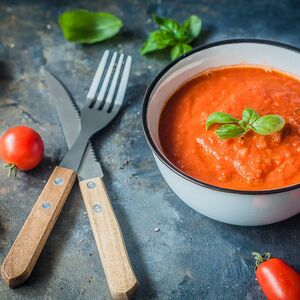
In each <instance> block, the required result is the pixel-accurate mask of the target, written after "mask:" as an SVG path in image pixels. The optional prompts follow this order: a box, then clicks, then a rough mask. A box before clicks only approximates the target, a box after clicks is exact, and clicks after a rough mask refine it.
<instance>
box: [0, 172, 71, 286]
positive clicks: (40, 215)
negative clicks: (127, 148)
mask: <svg viewBox="0 0 300 300" xmlns="http://www.w3.org/2000/svg"><path fill="white" fill-rule="evenodd" d="M75 179H76V173H75V172H74V171H73V170H69V169H65V168H62V167H56V168H55V169H54V171H53V173H52V175H51V177H50V178H49V180H48V182H47V184H46V185H45V187H44V189H43V191H42V193H41V194H40V196H39V198H38V200H37V202H36V203H35V205H34V206H33V208H32V210H31V212H30V214H29V216H28V218H27V220H26V221H25V223H24V225H23V227H22V229H21V231H20V233H19V235H18V236H17V239H16V240H15V242H14V244H13V245H12V247H11V249H10V250H9V252H8V254H7V256H6V258H5V260H4V262H3V264H2V266H1V276H2V278H3V280H4V281H5V282H6V283H7V284H8V285H9V286H10V287H12V288H14V287H17V286H18V285H20V284H22V283H23V282H24V281H26V280H27V279H28V277H29V276H30V274H31V272H32V269H33V267H34V265H35V263H36V261H37V259H38V258H39V256H40V254H41V252H42V250H43V247H44V245H45V243H46V241H47V239H48V236H49V234H50V232H51V230H52V228H53V226H54V224H55V221H56V219H57V217H58V215H59V213H60V211H61V209H62V207H63V206H64V204H65V202H66V199H67V197H68V195H69V193H70V191H71V189H72V186H73V184H74V182H75Z"/></svg>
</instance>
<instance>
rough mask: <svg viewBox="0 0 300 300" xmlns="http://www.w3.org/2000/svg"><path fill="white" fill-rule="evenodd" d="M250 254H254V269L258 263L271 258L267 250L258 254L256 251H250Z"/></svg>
mask: <svg viewBox="0 0 300 300" xmlns="http://www.w3.org/2000/svg"><path fill="white" fill-rule="evenodd" d="M252 255H253V256H254V259H255V268H254V270H255V271H256V269H257V267H258V266H259V265H260V264H262V263H263V262H265V261H267V260H269V259H270V258H271V253H269V252H266V253H264V254H260V253H258V252H252Z"/></svg>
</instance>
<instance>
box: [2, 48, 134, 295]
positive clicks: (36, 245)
mask: <svg viewBox="0 0 300 300" xmlns="http://www.w3.org/2000/svg"><path fill="white" fill-rule="evenodd" d="M108 58H109V53H108V51H106V52H105V53H104V55H103V57H102V59H101V61H100V63H99V66H98V68H97V71H96V73H95V76H94V79H93V81H92V84H91V87H90V90H89V92H88V95H87V101H86V105H85V106H84V108H83V109H82V113H81V122H80V125H81V126H78V125H77V132H75V131H74V132H73V133H72V139H73V140H72V143H71V140H70V135H69V138H68V139H69V145H70V146H71V147H70V150H69V151H68V152H67V153H66V155H65V156H64V158H63V160H62V162H61V163H60V165H59V166H57V167H56V168H55V169H54V171H53V173H52V175H51V176H50V178H49V180H48V182H47V183H46V185H45V187H44V189H43V191H42V193H41V194H40V196H39V198H38V200H37V202H36V203H35V205H34V207H33V208H32V210H31V212H30V214H29V216H28V218H27V220H26V222H25V224H24V225H23V227H22V229H21V231H20V233H19V235H18V237H17V238H16V240H15V242H14V244H13V245H12V247H11V249H10V251H9V253H8V254H7V256H6V258H5V260H4V262H3V264H2V267H1V274H2V278H3V279H4V280H5V282H6V283H7V284H8V285H9V286H10V287H16V286H18V285H20V284H21V283H23V282H24V281H25V280H26V279H27V278H28V277H29V276H30V274H31V272H32V270H33V267H34V265H35V263H36V261H37V259H38V257H39V255H40V253H41V251H42V249H43V247H44V245H45V243H46V241H47V239H48V236H49V234H50V232H51V230H52V228H53V226H54V223H55V221H56V219H57V217H58V215H59V213H60V211H61V209H62V207H63V205H64V203H65V201H66V199H67V197H68V195H69V193H70V191H71V189H72V186H73V184H74V182H75V178H76V172H77V171H78V169H79V167H80V164H81V161H82V158H83V156H84V153H85V150H86V148H87V145H88V143H89V138H90V137H91V136H93V135H94V134H95V133H96V132H98V131H99V130H101V129H103V128H104V127H105V126H106V125H108V124H109V123H110V122H111V121H112V119H113V118H114V117H115V116H116V115H117V113H118V112H119V110H120V107H121V106H122V102H123V99H124V95H125V90H126V86H127V82H128V76H129V71H130V65H131V57H127V59H126V62H125V65H124V67H123V68H122V61H123V59H124V55H123V54H121V55H120V56H119V58H118V62H117V64H116V65H115V61H116V58H117V53H114V54H113V56H112V59H111V60H110V63H109V65H108V67H107V69H106V68H105V66H106V64H107V61H108ZM112 74H113V77H112V78H111V76H112ZM120 74H121V76H120ZM102 79H103V80H102ZM99 85H100V86H101V87H100V92H99V94H98V97H97V98H96V96H97V90H98V87H99ZM60 104H61V103H60ZM65 117H68V116H67V115H65ZM77 123H78V120H77ZM71 125H72V126H74V127H75V125H74V124H71ZM78 128H79V131H78ZM65 130H66V129H65ZM76 135H78V136H76ZM91 157H93V153H92V148H91V146H88V149H87V151H86V154H85V158H84V163H83V167H82V169H81V171H80V172H81V173H80V174H81V178H82V180H81V182H80V188H81V191H82V194H83V196H84V199H85V203H86V205H87V210H88V213H89V218H90V221H91V224H92V226H93V232H94V235H95V232H96V233H97V235H95V238H96V241H97V246H98V249H99V248H100V256H101V260H102V263H103V266H104V270H105V274H106V277H107V280H108V283H109V285H110V287H114V286H117V287H118V288H116V290H113V291H112V293H115V295H113V296H115V297H116V298H117V299H123V298H122V297H123V296H124V295H122V292H123V291H118V289H122V288H124V287H125V286H127V284H128V283H129V282H130V283H129V285H130V284H133V285H134V286H135V285H136V279H135V276H134V273H133V272H132V270H131V267H130V262H129V259H128V256H127V252H126V249H125V246H124V242H123V238H122V234H121V231H120V228H119V225H118V223H117V221H116V218H115V216H114V213H113V210H112V207H111V204H110V202H109V198H108V195H107V192H106V190H105V187H104V184H103V181H102V179H101V178H100V177H99V176H102V175H103V174H102V171H101V167H100V164H99V163H96V162H95V161H94V159H93V162H94V164H93V163H91ZM85 161H87V164H86V166H87V167H84V166H85ZM96 164H98V165H96ZM91 178H92V179H91ZM86 180H87V182H86ZM97 196H98V197H97ZM99 199H101V200H102V201H103V203H98V202H97V201H98V200H99ZM103 208H105V210H104V209H103ZM101 210H102V216H103V218H94V217H91V216H94V215H93V214H95V213H99V212H101ZM104 211H105V213H104ZM112 220H113V222H112ZM110 226H112V228H111V227H110ZM101 227H102V228H101ZM97 228H98V229H99V228H101V230H96V229H97ZM94 229H95V230H94ZM99 232H100V234H98V233H99ZM109 233H112V234H114V236H115V237H117V238H118V239H119V240H118V242H117V244H115V246H112V241H114V240H113V239H109V240H106V239H105V238H104V236H103V235H105V236H106V237H107V236H108V234H109ZM105 245H106V246H105ZM119 246H120V247H119ZM118 247H119V248H118ZM122 247H123V248H122ZM107 249H110V250H111V251H115V252H118V251H119V252H118V254H119V255H121V257H122V259H123V260H122V262H123V264H122V266H121V268H129V271H131V272H127V271H128V269H126V270H122V272H124V274H127V275H126V276H128V277H126V276H125V278H123V279H122V283H121V284H120V283H118V284H116V283H115V281H118V278H116V275H114V274H115V273H116V274H119V272H120V270H119V269H115V270H111V269H110V268H111V267H112V268H115V267H116V265H115V264H114V262H112V259H111V255H110V254H111V253H107V252H106V251H107ZM124 250H125V251H124ZM101 251H102V252H101ZM118 254H117V255H118ZM115 255H116V253H115ZM124 262H125V264H124ZM119 292H120V294H118V293H119ZM125 297H126V295H125Z"/></svg>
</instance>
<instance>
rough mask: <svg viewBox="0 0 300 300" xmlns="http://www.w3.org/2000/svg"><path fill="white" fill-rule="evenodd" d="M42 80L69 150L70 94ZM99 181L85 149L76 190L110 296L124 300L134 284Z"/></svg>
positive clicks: (73, 131)
mask: <svg viewBox="0 0 300 300" xmlns="http://www.w3.org/2000/svg"><path fill="white" fill-rule="evenodd" d="M44 76H45V80H46V84H47V85H48V87H49V88H50V90H51V92H52V94H53V96H54V97H53V102H54V104H55V107H56V109H57V112H58V116H59V119H60V121H61V125H62V128H63V131H64V135H65V138H66V141H67V144H68V147H70V146H71V145H72V144H73V142H74V140H75V138H76V136H78V133H79V131H80V117H79V110H78V108H77V106H76V104H75V103H74V101H73V99H72V98H71V96H70V93H69V92H68V91H67V90H66V88H65V87H64V86H63V84H62V83H61V82H60V81H59V80H58V79H57V78H56V77H55V76H54V75H53V74H51V73H49V72H48V71H45V74H44ZM102 177H103V173H102V169H101V166H100V163H99V162H98V161H96V159H95V155H94V151H93V148H92V146H91V145H89V146H88V148H87V150H86V153H85V157H84V158H83V161H82V163H81V166H80V169H79V171H78V178H79V181H80V183H79V186H80V190H81V194H82V198H83V200H84V203H85V206H86V209H87V212H88V217H89V220H90V223H91V227H92V230H93V234H94V237H95V240H96V244H97V247H98V252H99V255H100V258H101V262H102V265H103V269H104V272H105V275H106V278H107V282H108V286H109V289H110V292H111V294H112V296H113V297H114V298H115V299H124V298H125V296H129V295H131V294H132V293H134V291H135V289H136V288H137V280H136V278H135V275H134V273H133V271H132V268H131V265H130V261H129V258H128V255H127V251H126V247H125V245H124V241H123V236H122V232H121V230H120V227H119V224H118V221H117V219H116V216H115V214H114V211H113V209H112V206H111V203H110V200H109V197H108V195H107V192H106V189H105V186H104V183H103V180H102Z"/></svg>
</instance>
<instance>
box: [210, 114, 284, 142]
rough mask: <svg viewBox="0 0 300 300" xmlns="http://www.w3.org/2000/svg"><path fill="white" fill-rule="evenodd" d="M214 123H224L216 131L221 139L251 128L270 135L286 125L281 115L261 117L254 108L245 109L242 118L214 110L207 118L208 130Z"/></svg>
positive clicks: (240, 133)
mask: <svg viewBox="0 0 300 300" xmlns="http://www.w3.org/2000/svg"><path fill="white" fill-rule="evenodd" d="M213 124H224V125H222V126H220V127H219V128H218V129H217V130H216V131H215V132H216V134H217V136H218V137H220V138H221V139H229V138H235V137H240V136H242V135H244V134H246V133H247V132H248V131H249V130H253V131H254V132H256V133H258V134H261V135H269V134H271V133H274V132H276V131H280V130H281V129H282V128H283V127H284V125H285V121H284V119H283V118H282V117H281V116H279V115H265V116H262V117H259V114H258V113H257V112H256V111H255V110H254V109H252V108H246V109H244V111H243V113H242V120H238V119H237V118H235V117H234V116H232V115H230V114H227V113H224V112H214V113H212V114H211V115H210V116H209V117H208V118H207V120H206V130H208V129H209V128H210V126H211V125H213Z"/></svg>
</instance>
